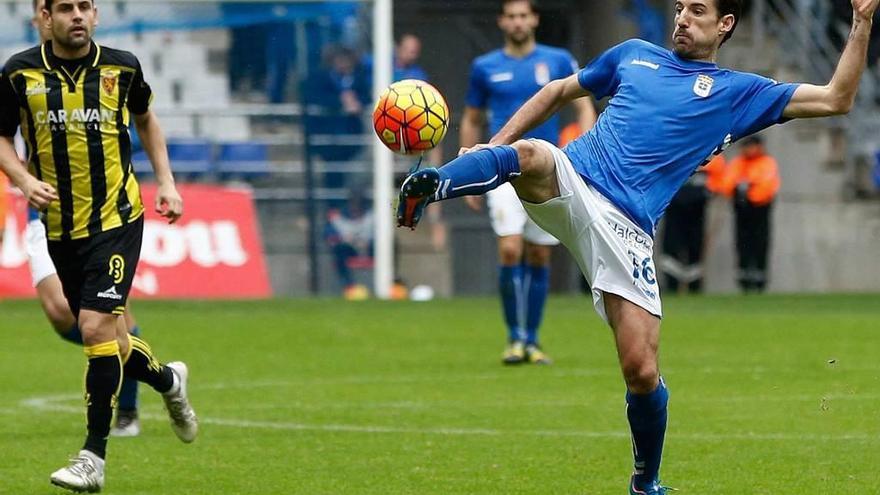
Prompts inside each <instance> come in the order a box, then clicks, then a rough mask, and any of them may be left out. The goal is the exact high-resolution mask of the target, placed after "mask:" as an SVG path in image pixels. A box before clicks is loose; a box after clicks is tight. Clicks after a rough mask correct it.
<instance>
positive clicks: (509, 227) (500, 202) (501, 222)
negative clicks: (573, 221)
mask: <svg viewBox="0 0 880 495" xmlns="http://www.w3.org/2000/svg"><path fill="white" fill-rule="evenodd" d="M486 205H487V206H488V207H489V218H490V219H491V220H492V230H494V231H495V235H497V236H498V237H507V236H510V235H521V236H523V239H525V240H526V241H528V242H531V243H532V244H538V245H540V246H555V245H557V244H559V240H557V239H556V238H555V237H553V236H552V235H550V234H548V233H547V232H545V231H544V229H542V228H541V227H538V225H537V224H535V222H534V221H533V220H532V219H531V218H529V215H528V214H527V213H526V210H525V209H523V205H522V202H520V200H519V196H517V195H516V191H515V190H514V189H513V186H512V185H510V184H509V183H505V184H503V185H502V186H501V187H499V188H497V189H493V190H491V191H489V192H487V193H486Z"/></svg>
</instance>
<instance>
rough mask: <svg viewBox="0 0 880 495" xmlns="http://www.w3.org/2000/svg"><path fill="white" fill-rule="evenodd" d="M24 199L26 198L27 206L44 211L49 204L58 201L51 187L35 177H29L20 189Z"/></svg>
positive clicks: (56, 193) (55, 192) (56, 194)
mask: <svg viewBox="0 0 880 495" xmlns="http://www.w3.org/2000/svg"><path fill="white" fill-rule="evenodd" d="M22 192H23V193H24V197H25V198H27V201H28V204H30V205H31V206H33V207H34V208H36V209H37V210H45V209H46V208H47V207H48V206H49V203H51V202H52V201H57V200H58V192H57V191H55V188H54V187H52V186H51V185H49V184H47V183H45V182H42V181H39V180H37V179H36V177H30V178H29V179H28V181H27V183H25V185H24V187H22Z"/></svg>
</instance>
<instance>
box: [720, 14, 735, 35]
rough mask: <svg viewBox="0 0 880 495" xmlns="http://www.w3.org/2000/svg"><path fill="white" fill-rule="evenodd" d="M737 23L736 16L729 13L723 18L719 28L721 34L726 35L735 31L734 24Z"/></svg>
mask: <svg viewBox="0 0 880 495" xmlns="http://www.w3.org/2000/svg"><path fill="white" fill-rule="evenodd" d="M735 24H736V17H735V16H734V15H733V14H727V15H725V16H723V17H722V18H721V29H720V30H719V32H718V34H719V35H722V36H724V35H726V34H727V33H729V32H731V31H733V26H734V25H735Z"/></svg>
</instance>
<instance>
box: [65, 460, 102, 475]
mask: <svg viewBox="0 0 880 495" xmlns="http://www.w3.org/2000/svg"><path fill="white" fill-rule="evenodd" d="M67 470H68V471H70V472H71V473H73V474H75V475H77V476H82V477H87V478H91V477H93V476H96V475H97V474H98V468H97V467H96V466H95V461H93V460H92V459H91V458H90V457H88V456H85V455H80V456H76V457H75V458H73V459H71V460H70V466H68V467H67Z"/></svg>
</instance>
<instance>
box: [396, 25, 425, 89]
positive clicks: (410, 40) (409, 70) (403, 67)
mask: <svg viewBox="0 0 880 495" xmlns="http://www.w3.org/2000/svg"><path fill="white" fill-rule="evenodd" d="M421 55H422V40H420V39H419V37H418V36H416V35H414V34H410V33H407V34H404V35H403V36H401V37H400V41H398V42H397V47H396V48H395V50H394V80H395V81H401V80H403V79H420V80H422V81H427V80H428V73H427V72H425V69H423V68H422V66H420V65H419V64H418V61H419V57H420V56H421Z"/></svg>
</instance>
